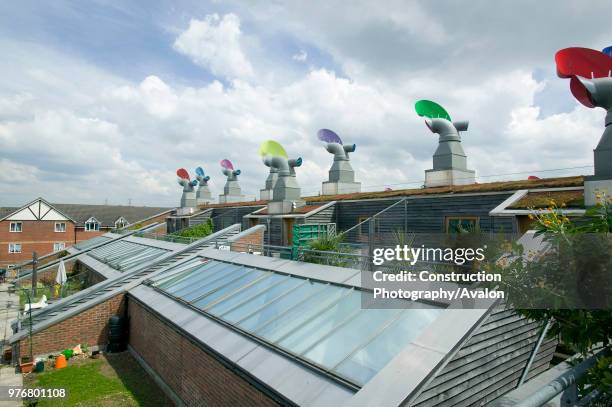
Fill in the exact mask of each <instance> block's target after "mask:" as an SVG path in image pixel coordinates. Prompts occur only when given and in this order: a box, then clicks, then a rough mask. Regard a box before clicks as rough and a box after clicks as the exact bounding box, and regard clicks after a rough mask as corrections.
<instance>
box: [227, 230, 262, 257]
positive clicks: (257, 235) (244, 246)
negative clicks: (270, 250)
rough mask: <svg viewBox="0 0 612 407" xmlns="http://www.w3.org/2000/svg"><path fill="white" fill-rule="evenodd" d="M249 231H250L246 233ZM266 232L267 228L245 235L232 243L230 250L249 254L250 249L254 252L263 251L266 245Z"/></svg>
mask: <svg viewBox="0 0 612 407" xmlns="http://www.w3.org/2000/svg"><path fill="white" fill-rule="evenodd" d="M248 231H249V229H247V230H246V231H245V232H248ZM264 232H265V228H263V227H259V228H257V229H256V230H253V231H252V233H248V234H246V235H243V236H242V237H240V238H238V239H236V240H234V241H233V242H231V243H230V250H231V251H233V252H248V251H249V248H250V249H251V250H252V251H261V250H262V246H263V244H264ZM249 245H252V247H249Z"/></svg>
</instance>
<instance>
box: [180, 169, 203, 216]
mask: <svg viewBox="0 0 612 407" xmlns="http://www.w3.org/2000/svg"><path fill="white" fill-rule="evenodd" d="M176 175H177V176H178V183H179V185H181V186H182V187H183V194H182V195H181V207H180V211H179V212H182V213H190V212H193V208H196V207H197V200H196V192H195V190H194V188H193V187H195V186H196V185H197V183H198V182H197V181H196V180H193V181H191V179H190V177H189V173H188V172H187V170H186V169H184V168H179V169H178V170H176Z"/></svg>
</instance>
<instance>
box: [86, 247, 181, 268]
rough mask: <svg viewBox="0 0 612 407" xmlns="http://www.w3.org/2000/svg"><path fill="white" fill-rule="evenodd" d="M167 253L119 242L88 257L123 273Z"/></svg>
mask: <svg viewBox="0 0 612 407" xmlns="http://www.w3.org/2000/svg"><path fill="white" fill-rule="evenodd" d="M168 252H169V250H166V249H162V248H159V247H152V246H147V245H143V244H139V243H134V242H129V241H126V240H119V241H117V242H113V243H109V244H106V245H104V246H102V247H98V248H97V249H93V250H92V251H90V252H89V253H88V255H89V256H91V257H93V258H94V259H96V260H98V261H100V262H102V263H105V264H108V265H109V266H110V267H112V268H114V269H115V270H119V271H121V272H125V271H127V270H129V269H130V268H132V267H135V266H138V265H140V264H144V263H148V262H150V261H152V260H154V259H156V258H158V257H159V256H162V255H163V254H165V253H168Z"/></svg>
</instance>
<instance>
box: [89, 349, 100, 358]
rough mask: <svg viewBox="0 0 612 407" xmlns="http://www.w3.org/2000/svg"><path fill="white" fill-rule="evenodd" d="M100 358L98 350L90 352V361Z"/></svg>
mask: <svg viewBox="0 0 612 407" xmlns="http://www.w3.org/2000/svg"><path fill="white" fill-rule="evenodd" d="M99 357H100V351H99V350H94V351H93V352H91V358H92V359H98V358H99Z"/></svg>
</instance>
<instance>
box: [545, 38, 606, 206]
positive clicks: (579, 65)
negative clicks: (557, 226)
mask: <svg viewBox="0 0 612 407" xmlns="http://www.w3.org/2000/svg"><path fill="white" fill-rule="evenodd" d="M555 62H556V64H557V74H558V75H559V77H561V78H571V80H570V90H571V92H572V94H573V95H574V97H575V98H576V99H578V101H579V102H580V103H582V104H583V105H585V106H586V107H589V108H594V107H601V108H603V109H605V110H606V112H607V113H606V117H605V119H604V127H605V128H604V132H603V134H602V136H601V139H600V140H599V143H598V144H597V147H595V150H593V156H594V167H595V174H594V175H593V176H589V177H585V178H584V203H585V206H587V207H588V206H594V205H595V204H597V197H596V194H597V193H603V194H604V195H607V196H612V47H607V48H605V49H604V50H603V51H601V52H600V51H597V50H594V49H588V48H565V49H562V50H560V51H558V52H557V54H556V55H555Z"/></svg>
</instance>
